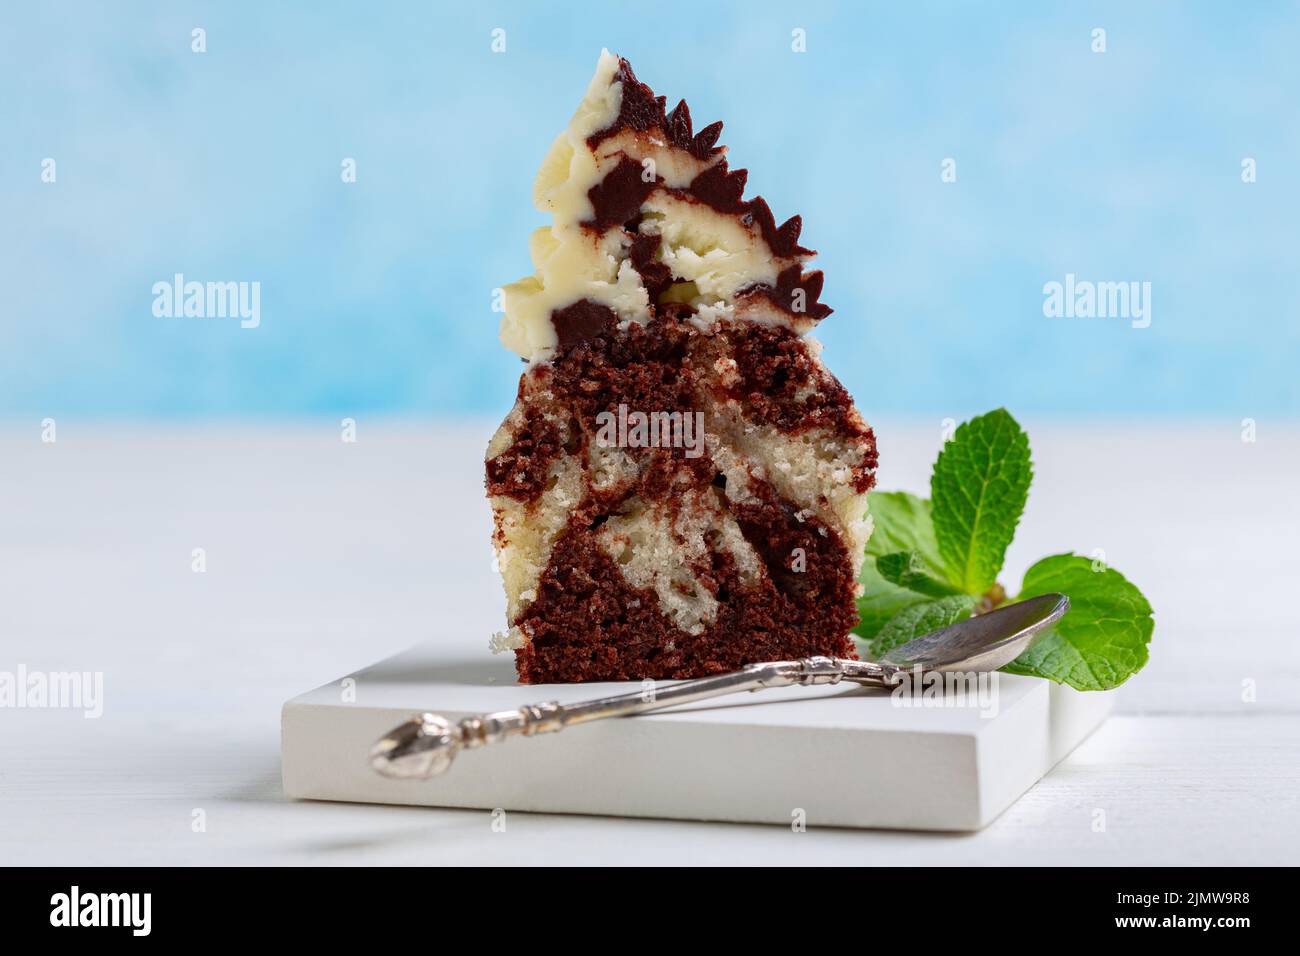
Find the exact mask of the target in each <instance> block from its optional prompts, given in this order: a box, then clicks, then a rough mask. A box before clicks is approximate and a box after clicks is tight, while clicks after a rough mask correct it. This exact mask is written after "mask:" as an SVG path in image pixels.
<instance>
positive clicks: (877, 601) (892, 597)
mask: <svg viewBox="0 0 1300 956" xmlns="http://www.w3.org/2000/svg"><path fill="white" fill-rule="evenodd" d="M858 580H859V581H861V582H862V588H863V595H862V597H860V598H858V617H859V619H860V620H859V621H858V625H857V627H855V628H854V629H853V633H854V634H856V635H857V636H858V637H860V638H862V639H863V640H867V641H869V640H871V638H873V637H875V636H876V634H877V633H878V632H879V631H880V629H881V628H882V627H884V626H885V625H886V624H887V623H889V620H890V618H892V617H893V616H894V615H895V614H897V613H898V612H899V611H901V610H903V608H905V607H911V606H912V605H913V604H922V603H924V602H925V601H926V600H927V598H926V596H925V595H924V594H917V593H916V592H915V591H909V590H908V589H907V588H900V587H899V586H898V585H897V584H891V583H890V582H888V581H886V580H885V579H884V578H883V577H881V576H880V572H879V571H878V570H876V559H875V558H873V557H871V556H870V555H868V556H867V560H866V561H864V562H863V563H862V574H861V575H859V577H858Z"/></svg>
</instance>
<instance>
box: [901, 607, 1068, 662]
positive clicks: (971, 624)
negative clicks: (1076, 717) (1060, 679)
mask: <svg viewBox="0 0 1300 956" xmlns="http://www.w3.org/2000/svg"><path fill="white" fill-rule="evenodd" d="M1069 609H1070V599H1069V598H1068V597H1066V596H1065V595H1064V594H1040V595H1039V596H1038V597H1032V598H1030V599H1029V600H1027V601H1021V602H1019V603H1018V604H1007V605H1005V606H1003V607H1000V608H998V609H997V610H995V611H989V612H988V613H987V614H980V615H978V616H976V617H972V618H967V619H966V620H962V621H958V622H957V623H955V624H950V625H949V626H948V627H945V628H941V629H940V630H937V631H931V632H930V633H929V634H923V635H922V636H920V637H918V638H916V640H913V641H909V642H908V643H906V644H903V645H901V646H899V647H895V648H893V649H892V650H890V651H887V652H886V653H885V654H884V655H882V656H881V658H880V663H881V664H887V665H890V666H892V667H896V668H899V669H901V670H909V671H910V670H912V669H913V668H917V667H919V668H920V669H921V670H923V671H938V672H940V673H951V672H954V671H975V672H983V671H995V670H997V669H998V668H999V667H1004V666H1005V665H1007V664H1010V663H1011V662H1012V661H1014V660H1015V659H1016V658H1017V657H1019V656H1020V655H1021V654H1023V653H1024V652H1025V651H1027V650H1029V648H1030V647H1032V646H1033V644H1034V642H1035V641H1037V640H1038V638H1040V637H1041V636H1042V635H1043V634H1045V633H1046V632H1047V630H1048V628H1050V627H1051V626H1052V625H1053V624H1055V623H1056V622H1057V621H1059V620H1060V619H1061V618H1062V617H1064V616H1065V612H1066V611H1068V610H1069Z"/></svg>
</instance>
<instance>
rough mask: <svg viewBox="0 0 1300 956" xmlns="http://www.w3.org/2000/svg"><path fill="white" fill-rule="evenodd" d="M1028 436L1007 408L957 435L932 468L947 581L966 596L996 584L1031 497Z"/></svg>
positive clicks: (977, 420)
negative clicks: (1026, 503)
mask: <svg viewBox="0 0 1300 956" xmlns="http://www.w3.org/2000/svg"><path fill="white" fill-rule="evenodd" d="M1032 478H1033V468H1032V467H1031V466H1030V464H1029V436H1028V435H1026V434H1025V433H1024V431H1023V430H1022V429H1021V428H1020V426H1019V425H1018V424H1017V423H1016V420H1015V419H1014V418H1012V417H1011V415H1010V414H1009V413H1008V412H1007V410H1006V409H1005V408H999V409H998V410H997V411H993V412H989V413H988V414H987V415H981V416H980V417H979V418H973V419H971V420H970V421H968V422H966V423H965V424H963V425H962V426H961V427H960V428H958V429H957V432H956V434H955V435H954V436H953V440H952V441H950V442H948V443H947V444H946V445H945V446H944V449H943V451H941V452H940V453H939V460H938V461H936V462H935V463H934V474H933V475H931V476H930V499H931V501H933V503H934V504H933V506H932V508H931V511H932V514H933V515H934V534H935V538H936V539H937V540H938V542H939V553H940V554H941V555H942V556H943V562H944V567H945V568H946V569H947V571H948V579H949V580H950V581H952V583H953V584H955V585H956V586H957V587H958V588H960V589H961V590H962V591H965V592H966V593H967V594H983V593H984V592H985V591H987V590H988V589H989V588H990V587H992V586H993V582H994V581H996V580H997V577H998V572H999V571H1001V570H1002V559H1003V558H1004V557H1006V553H1007V545H1009V544H1010V543H1011V539H1012V537H1014V535H1015V533H1016V525H1017V524H1018V523H1019V522H1020V515H1021V513H1022V512H1023V511H1024V510H1025V499H1026V498H1028V497H1029V482H1030V479H1032Z"/></svg>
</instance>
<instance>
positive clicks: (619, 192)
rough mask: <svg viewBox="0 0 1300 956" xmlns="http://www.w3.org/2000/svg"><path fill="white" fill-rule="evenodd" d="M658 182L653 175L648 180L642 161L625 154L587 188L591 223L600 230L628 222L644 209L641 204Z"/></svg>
mask: <svg viewBox="0 0 1300 956" xmlns="http://www.w3.org/2000/svg"><path fill="white" fill-rule="evenodd" d="M657 184H658V180H653V179H652V180H651V181H650V182H646V181H645V179H644V178H643V176H642V166H641V164H640V163H638V162H637V161H636V160H633V159H628V158H627V157H626V156H624V157H623V158H622V159H620V160H619V161H618V165H617V166H615V167H614V168H613V169H612V170H610V171H609V175H607V176H606V177H605V178H604V179H602V180H601V181H600V182H598V183H596V185H594V186H592V187H591V189H589V190H587V198H588V199H590V200H591V208H592V209H593V210H594V215H595V218H594V219H592V221H591V223H590V225H591V226H592V227H594V228H595V230H596V231H597V232H604V231H605V230H606V229H608V228H609V227H610V226H613V225H615V224H617V223H620V222H627V221H628V220H629V219H631V218H633V217H634V216H636V215H638V214H639V213H640V212H641V204H642V203H643V202H645V200H646V197H647V196H649V195H650V193H652V192H653V191H654V188H655V186H656V185H657Z"/></svg>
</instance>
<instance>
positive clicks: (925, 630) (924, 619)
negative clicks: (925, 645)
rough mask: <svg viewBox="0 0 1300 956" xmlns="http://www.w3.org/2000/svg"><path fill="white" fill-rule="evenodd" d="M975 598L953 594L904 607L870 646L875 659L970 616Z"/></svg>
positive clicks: (872, 656) (881, 630)
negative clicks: (923, 635)
mask: <svg viewBox="0 0 1300 956" xmlns="http://www.w3.org/2000/svg"><path fill="white" fill-rule="evenodd" d="M974 609H975V599H974V598H973V597H971V596H970V595H968V594H954V595H950V596H948V597H944V598H939V600H937V601H926V602H924V603H923V604H914V605H913V606H911V607H909V608H904V609H903V610H901V611H899V612H898V613H897V614H895V615H894V616H893V617H892V618H890V619H889V623H888V624H886V625H885V626H884V627H882V628H881V629H880V633H879V634H877V635H876V637H875V639H874V640H872V641H871V644H870V654H871V659H872V660H880V656H881V655H882V654H884V653H885V652H886V651H891V650H893V649H894V648H895V647H901V646H902V645H903V644H906V643H907V642H908V641H911V640H914V639H916V638H918V637H920V636H921V635H922V634H929V633H930V632H931V631H937V630H939V629H941V628H945V627H947V626H948V625H950V624H956V623H957V622H958V621H962V620H965V619H966V618H968V617H970V615H971V611H973V610H974Z"/></svg>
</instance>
